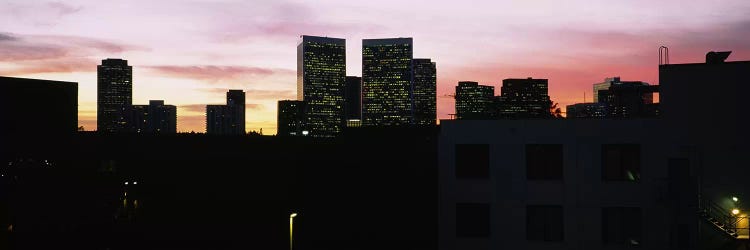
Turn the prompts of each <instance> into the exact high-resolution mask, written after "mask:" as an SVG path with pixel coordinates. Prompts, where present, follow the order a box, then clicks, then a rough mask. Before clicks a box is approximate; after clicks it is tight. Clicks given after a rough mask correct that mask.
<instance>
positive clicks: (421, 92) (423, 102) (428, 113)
mask: <svg viewBox="0 0 750 250" xmlns="http://www.w3.org/2000/svg"><path fill="white" fill-rule="evenodd" d="M412 66H413V67H414V87H413V91H414V99H413V100H414V106H413V108H414V124H416V125H435V122H436V121H437V110H436V107H435V106H436V102H437V100H436V95H437V93H436V89H437V71H436V68H435V62H432V61H430V59H414V60H413V61H412Z"/></svg>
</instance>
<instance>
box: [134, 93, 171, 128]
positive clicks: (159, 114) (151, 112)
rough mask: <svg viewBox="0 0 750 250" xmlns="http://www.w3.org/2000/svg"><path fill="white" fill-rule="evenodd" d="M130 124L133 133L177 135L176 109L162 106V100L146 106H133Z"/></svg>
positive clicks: (153, 101) (150, 102)
mask: <svg viewBox="0 0 750 250" xmlns="http://www.w3.org/2000/svg"><path fill="white" fill-rule="evenodd" d="M131 111H132V113H131V114H132V115H131V117H130V119H129V120H130V122H129V123H130V124H131V126H133V132H136V133H154V134H174V133H177V107H175V106H174V105H164V101H162V100H151V101H149V104H148V105H133V106H132V108H131Z"/></svg>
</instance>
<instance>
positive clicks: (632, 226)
mask: <svg viewBox="0 0 750 250" xmlns="http://www.w3.org/2000/svg"><path fill="white" fill-rule="evenodd" d="M642 239H643V224H642V213H641V208H635V207H605V208H602V242H603V243H604V245H624V246H640V245H641V240H642Z"/></svg>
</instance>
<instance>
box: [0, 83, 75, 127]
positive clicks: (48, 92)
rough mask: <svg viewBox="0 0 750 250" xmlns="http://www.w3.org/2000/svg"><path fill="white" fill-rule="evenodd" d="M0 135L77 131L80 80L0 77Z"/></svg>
mask: <svg viewBox="0 0 750 250" xmlns="http://www.w3.org/2000/svg"><path fill="white" fill-rule="evenodd" d="M0 111H2V112H0V114H2V115H1V116H2V122H0V134H3V135H6V134H7V135H19V134H21V135H33V134H50V133H53V134H59V133H74V132H75V131H76V130H77V128H78V83H75V82H62V81H52V80H40V79H28V78H15V77H0Z"/></svg>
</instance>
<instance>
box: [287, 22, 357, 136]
mask: <svg viewBox="0 0 750 250" xmlns="http://www.w3.org/2000/svg"><path fill="white" fill-rule="evenodd" d="M345 81H346V40H344V39H340V38H329V37H317V36H302V41H300V43H299V44H298V45H297V100H300V101H305V109H306V110H305V113H306V114H305V118H306V119H307V121H306V122H305V125H306V126H307V128H308V129H309V130H310V135H311V136H314V137H331V136H335V135H336V134H338V133H339V132H341V130H342V128H343V127H344V126H345V124H346V123H345V114H344V106H345V103H344V90H345Z"/></svg>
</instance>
